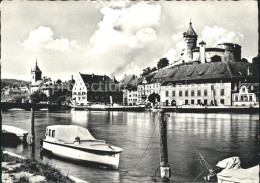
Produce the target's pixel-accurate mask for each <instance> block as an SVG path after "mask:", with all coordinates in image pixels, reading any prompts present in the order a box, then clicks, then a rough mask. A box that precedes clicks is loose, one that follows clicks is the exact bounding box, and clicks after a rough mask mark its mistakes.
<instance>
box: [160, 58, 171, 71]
mask: <svg viewBox="0 0 260 183" xmlns="http://www.w3.org/2000/svg"><path fill="white" fill-rule="evenodd" d="M168 65H169V60H168V59H167V58H161V59H160V60H159V62H158V63H157V68H158V69H161V68H164V67H166V66H168Z"/></svg>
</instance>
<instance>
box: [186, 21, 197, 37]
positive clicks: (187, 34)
mask: <svg viewBox="0 0 260 183" xmlns="http://www.w3.org/2000/svg"><path fill="white" fill-rule="evenodd" d="M183 36H184V37H185V36H193V37H198V36H197V34H196V32H195V31H194V29H193V28H192V23H191V22H190V25H189V28H188V30H187V31H186V32H184V33H183Z"/></svg>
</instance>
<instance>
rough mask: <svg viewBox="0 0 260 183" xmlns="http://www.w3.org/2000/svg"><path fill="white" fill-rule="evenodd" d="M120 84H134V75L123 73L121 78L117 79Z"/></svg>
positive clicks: (130, 85)
mask: <svg viewBox="0 0 260 183" xmlns="http://www.w3.org/2000/svg"><path fill="white" fill-rule="evenodd" d="M119 84H120V86H125V87H133V86H136V84H137V81H136V79H135V75H134V74H131V75H125V76H124V78H123V79H121V80H120V81H119Z"/></svg>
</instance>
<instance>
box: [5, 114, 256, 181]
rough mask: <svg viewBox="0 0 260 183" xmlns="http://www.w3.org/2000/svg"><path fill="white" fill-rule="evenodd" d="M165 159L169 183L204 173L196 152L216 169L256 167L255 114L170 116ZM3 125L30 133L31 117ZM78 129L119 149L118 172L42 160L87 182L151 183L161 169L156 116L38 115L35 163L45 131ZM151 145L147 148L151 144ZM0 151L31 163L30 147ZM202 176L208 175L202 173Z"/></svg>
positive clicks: (14, 118)
mask: <svg viewBox="0 0 260 183" xmlns="http://www.w3.org/2000/svg"><path fill="white" fill-rule="evenodd" d="M169 114H170V117H168V118H167V128H168V134H167V136H168V154H169V163H170V165H171V167H172V177H171V180H172V182H187V181H194V179H195V178H196V177H197V176H198V175H199V174H200V173H201V172H202V170H203V167H202V165H201V164H200V161H199V159H198V155H197V154H196V151H198V152H199V153H201V154H202V155H203V157H204V158H205V160H206V161H207V162H208V163H209V164H210V165H211V166H212V168H213V169H214V168H216V166H215V165H216V164H217V162H218V161H220V160H222V159H224V158H227V157H231V156H239V157H240V159H241V165H242V167H243V168H247V167H251V166H254V165H257V164H258V151H259V149H258V128H259V118H258V115H257V114H253V115H252V114H224V113H223V114H220V113H214V114H213V113H212V114H190V113H169ZM2 118H3V119H2V121H3V122H2V123H3V124H5V125H13V126H16V127H19V128H22V129H24V130H26V131H30V120H31V112H30V111H6V112H2ZM54 124H60V125H68V124H73V125H79V126H82V127H85V128H88V129H89V131H90V133H91V134H92V135H93V136H94V137H95V138H96V139H102V140H105V141H106V142H108V143H110V144H113V145H115V146H118V147H121V148H123V150H124V151H123V152H122V153H121V156H120V164H119V170H105V169H99V168H95V167H88V166H86V165H82V164H77V163H74V162H68V161H64V160H61V159H57V158H55V157H47V156H44V157H43V160H44V161H47V162H49V163H51V164H52V165H54V166H55V167H57V168H59V169H61V170H62V172H64V173H68V174H70V175H72V176H75V177H78V178H81V179H83V180H86V181H88V182H90V183H91V182H155V181H157V182H158V181H160V177H159V172H158V173H157V175H156V178H155V179H153V178H152V175H153V174H154V172H155V171H156V169H157V168H158V167H159V164H160V163H159V124H158V114H157V113H154V112H139V113H137V112H108V111H101V112H94V111H92V112H90V111H73V110H71V111H69V110H68V111H36V112H35V133H36V157H37V158H40V139H41V138H43V137H44V132H45V128H46V126H48V125H54ZM149 142H150V143H149ZM3 150H7V151H11V152H13V153H16V154H19V155H22V156H25V157H30V155H31V147H30V146H27V147H25V146H23V145H22V144H21V145H18V146H17V147H3ZM205 173H206V171H205ZM202 180H203V178H202V177H200V178H198V179H197V180H196V181H202Z"/></svg>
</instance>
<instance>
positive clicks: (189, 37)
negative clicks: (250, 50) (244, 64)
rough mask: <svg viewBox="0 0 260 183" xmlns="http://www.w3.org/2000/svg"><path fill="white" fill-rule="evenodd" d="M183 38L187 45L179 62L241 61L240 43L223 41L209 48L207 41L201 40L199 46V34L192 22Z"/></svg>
mask: <svg viewBox="0 0 260 183" xmlns="http://www.w3.org/2000/svg"><path fill="white" fill-rule="evenodd" d="M183 38H184V42H185V46H184V49H183V51H182V53H181V59H180V60H179V61H178V62H179V63H178V64H184V63H185V64H189V63H192V62H199V63H207V62H227V61H235V62H240V61H241V46H240V45H238V44H233V43H221V44H218V45H217V47H214V48H207V47H206V43H205V42H204V41H201V42H200V43H199V47H197V38H198V35H197V34H196V32H195V31H194V29H193V27H192V23H191V22H190V23H189V28H188V30H187V31H186V32H184V33H183Z"/></svg>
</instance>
